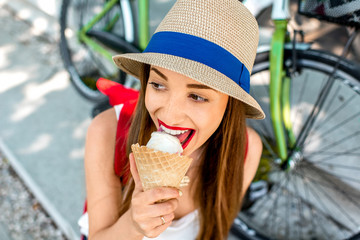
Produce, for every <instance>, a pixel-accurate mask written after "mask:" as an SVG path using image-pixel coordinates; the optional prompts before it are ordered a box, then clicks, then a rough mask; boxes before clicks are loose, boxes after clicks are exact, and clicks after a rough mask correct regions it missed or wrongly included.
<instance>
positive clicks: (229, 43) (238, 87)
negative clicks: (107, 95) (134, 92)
mask: <svg viewBox="0 0 360 240" xmlns="http://www.w3.org/2000/svg"><path fill="white" fill-rule="evenodd" d="M258 41H259V31H258V25H257V22H256V19H255V18H254V17H253V15H252V14H251V13H250V12H249V11H248V9H247V8H246V7H245V6H244V5H243V4H242V3H241V2H240V1H239V0H178V1H177V2H176V3H175V4H174V6H173V7H172V8H171V9H170V11H169V12H168V14H167V15H166V16H165V18H164V19H163V21H162V22H161V23H160V25H159V26H158V28H157V29H156V31H155V33H154V34H153V36H152V38H151V40H150V42H149V44H148V46H147V48H146V49H145V50H144V52H143V53H128V54H121V55H117V56H114V57H113V60H114V62H115V64H116V65H117V66H118V67H119V68H120V69H122V70H123V71H125V72H126V73H128V74H131V75H133V76H135V77H139V75H140V74H139V71H140V69H142V68H141V65H142V64H144V63H145V64H150V65H154V66H158V67H162V68H166V69H169V70H172V71H175V72H178V73H181V74H183V75H185V76H187V77H190V78H192V79H194V80H196V81H198V82H201V83H202V84H205V85H207V86H209V87H212V88H214V89H216V90H218V91H220V92H223V93H226V94H228V95H229V96H231V97H234V98H236V99H238V100H240V101H242V102H244V103H245V104H246V105H245V106H246V110H245V113H246V117H248V118H256V119H263V118H264V117H265V114H264V112H263V111H262V109H261V107H260V106H259V104H258V103H257V102H256V101H255V99H254V98H252V97H251V96H250V95H249V88H250V74H251V70H252V67H253V63H254V60H255V55H256V49H257V45H258Z"/></svg>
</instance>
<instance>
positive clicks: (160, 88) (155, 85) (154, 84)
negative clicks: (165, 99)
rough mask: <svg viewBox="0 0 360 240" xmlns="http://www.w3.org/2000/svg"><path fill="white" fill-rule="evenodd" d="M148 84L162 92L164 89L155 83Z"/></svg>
mask: <svg viewBox="0 0 360 240" xmlns="http://www.w3.org/2000/svg"><path fill="white" fill-rule="evenodd" d="M149 84H150V85H151V86H152V87H153V88H154V89H156V90H163V89H164V88H165V87H164V86H163V85H161V84H159V83H156V82H150V83H149Z"/></svg>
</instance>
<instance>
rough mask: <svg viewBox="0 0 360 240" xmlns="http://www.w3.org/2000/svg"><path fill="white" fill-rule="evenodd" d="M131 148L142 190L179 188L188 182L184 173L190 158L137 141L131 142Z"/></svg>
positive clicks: (188, 165)
mask: <svg viewBox="0 0 360 240" xmlns="http://www.w3.org/2000/svg"><path fill="white" fill-rule="evenodd" d="M131 149H132V151H133V153H134V157H135V162H136V167H137V170H138V172H139V176H140V179H141V182H142V185H143V188H144V191H146V190H148V189H151V188H154V187H175V188H178V189H180V187H183V186H184V184H186V185H187V183H188V182H189V178H188V177H186V176H185V174H186V172H187V170H188V168H189V167H190V164H191V161H192V159H191V158H189V157H187V156H181V155H179V154H176V153H174V154H170V153H165V152H161V151H157V150H154V149H150V148H148V147H146V146H140V145H139V144H138V143H137V144H133V145H132V146H131ZM183 179H184V180H183Z"/></svg>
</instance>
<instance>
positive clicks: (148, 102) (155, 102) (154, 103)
mask: <svg viewBox="0 0 360 240" xmlns="http://www.w3.org/2000/svg"><path fill="white" fill-rule="evenodd" d="M158 98H159V97H158V95H157V94H154V93H153V89H151V88H150V87H149V86H148V87H147V88H146V92H145V107H146V109H147V110H148V112H149V113H150V115H152V114H153V113H154V112H155V111H156V109H158V108H159V107H160V106H159V104H160V103H161V100H160V99H158Z"/></svg>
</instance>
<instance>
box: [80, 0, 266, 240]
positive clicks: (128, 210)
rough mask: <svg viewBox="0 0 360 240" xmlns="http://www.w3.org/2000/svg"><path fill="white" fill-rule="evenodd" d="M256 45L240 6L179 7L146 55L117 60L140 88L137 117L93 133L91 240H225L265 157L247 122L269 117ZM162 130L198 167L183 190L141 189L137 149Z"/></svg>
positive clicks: (121, 111) (220, 1)
mask: <svg viewBox="0 0 360 240" xmlns="http://www.w3.org/2000/svg"><path fill="white" fill-rule="evenodd" d="M257 43H258V27H257V23H256V20H255V19H254V17H253V16H252V15H251V14H250V12H249V11H248V10H247V9H246V8H245V7H244V6H243V5H242V4H241V3H240V2H239V1H238V0H197V1H189V0H179V1H177V2H176V3H175V5H174V6H173V8H172V9H171V10H170V11H169V13H168V14H167V16H166V17H165V18H164V20H163V21H162V22H161V24H160V25H159V27H158V29H157V30H156V32H155V34H154V35H153V37H152V39H151V41H150V43H149V45H148V47H147V49H146V50H145V51H144V52H143V53H140V54H124V55H119V56H115V57H114V61H115V63H116V64H117V65H118V66H119V67H120V68H121V69H122V70H124V71H126V72H127V73H128V74H132V75H134V76H136V77H138V78H139V79H140V80H141V85H142V86H141V90H140V95H139V98H138V101H137V105H136V109H135V112H134V114H133V117H131V118H129V116H128V115H129V111H128V109H131V106H130V105H131V103H130V102H126V103H124V104H121V105H118V106H117V107H115V108H114V109H110V110H107V111H105V112H104V113H102V114H100V115H99V116H97V117H96V118H95V119H94V120H93V122H92V124H91V126H90V127H89V130H88V135H87V140H86V153H85V171H86V184H87V197H88V198H87V203H88V205H87V206H88V209H87V211H88V214H89V231H90V232H89V233H90V235H89V239H91V240H95V239H106V240H110V239H148V238H155V239H171V240H174V239H175V240H176V239H201V240H203V239H224V238H226V237H227V235H228V232H229V229H230V227H231V224H232V223H233V220H234V218H235V217H236V215H237V213H238V211H239V210H240V208H241V202H242V198H243V196H244V193H245V192H246V189H247V188H248V186H249V184H250V182H251V180H252V179H253V177H254V174H255V172H256V169H257V166H258V163H259V159H260V155H261V151H262V144H261V141H260V138H259V136H258V135H257V134H256V133H255V132H254V131H253V130H252V129H250V128H248V127H246V124H245V118H246V117H248V118H257V119H262V118H264V113H263V111H262V110H261V108H260V107H259V105H258V104H257V103H256V101H255V100H254V99H253V98H252V97H251V96H250V95H249V93H248V92H249V81H250V77H249V76H250V73H251V69H252V64H253V62H254V59H255V55H256V48H257ZM129 106H130V107H129ZM130 112H131V111H130ZM117 118H118V119H119V120H118V119H117ZM124 119H125V121H124ZM129 119H130V120H129ZM130 121H131V125H130V129H129V133H128V134H127V129H128V124H127V122H130ZM159 129H161V130H162V131H165V132H167V133H169V134H172V135H174V136H177V137H178V138H179V140H180V141H181V142H182V146H183V148H184V152H183V154H184V155H187V156H189V157H191V158H192V159H193V161H192V163H191V166H190V168H189V170H188V172H187V174H186V175H187V176H188V177H189V178H190V184H189V185H188V186H187V187H184V188H182V189H181V191H179V190H178V189H175V188H169V187H159V188H155V189H151V190H148V191H143V189H142V185H141V181H140V178H139V175H138V172H137V168H136V164H135V161H134V157H133V154H132V153H130V151H131V150H130V146H131V144H134V143H139V144H140V145H145V144H146V143H147V141H148V140H149V139H150V134H151V133H152V132H153V131H157V130H159ZM119 132H120V133H122V134H119ZM117 133H118V134H117ZM119 136H120V137H119ZM124 136H125V138H124ZM124 139H126V143H125V141H124ZM125 144H126V145H127V146H126V149H127V153H126V154H125V152H124V149H125V148H124V146H125ZM119 166H120V167H119ZM114 169H115V170H114ZM130 172H131V174H130ZM161 199H169V200H167V201H166V202H162V203H157V202H158V200H161Z"/></svg>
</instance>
